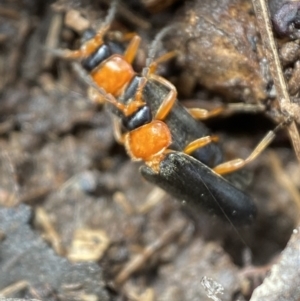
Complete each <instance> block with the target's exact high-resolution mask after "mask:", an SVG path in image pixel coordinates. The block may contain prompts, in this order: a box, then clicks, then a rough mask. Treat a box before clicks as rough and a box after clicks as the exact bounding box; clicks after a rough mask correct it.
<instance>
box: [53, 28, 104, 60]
mask: <svg viewBox="0 0 300 301" xmlns="http://www.w3.org/2000/svg"><path fill="white" fill-rule="evenodd" d="M108 29H109V26H104V27H101V28H100V29H99V30H98V31H97V33H96V34H95V36H94V37H93V38H92V39H90V40H88V41H86V42H85V43H84V44H83V45H82V46H81V47H80V49H77V50H70V49H50V50H49V51H50V52H51V53H53V54H54V55H56V56H58V57H61V58H64V59H68V60H75V59H83V58H85V57H88V56H89V55H91V54H92V53H93V52H94V51H95V50H96V49H97V48H99V47H100V46H101V45H102V44H103V36H104V35H105V34H106V32H107V30H108Z"/></svg>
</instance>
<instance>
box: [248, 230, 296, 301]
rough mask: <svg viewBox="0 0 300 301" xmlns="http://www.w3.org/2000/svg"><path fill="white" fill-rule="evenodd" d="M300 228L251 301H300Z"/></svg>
mask: <svg viewBox="0 0 300 301" xmlns="http://www.w3.org/2000/svg"><path fill="white" fill-rule="evenodd" d="M299 250H300V226H298V227H297V228H296V229H295V230H294V231H293V235H292V237H291V239H290V241H289V243H288V245H287V247H286V248H285V250H284V251H283V252H282V254H281V259H280V261H279V262H278V264H275V265H274V266H273V267H272V269H271V272H270V275H269V276H268V277H267V278H266V279H265V280H264V282H263V284H262V285H260V286H259V287H258V288H257V289H256V290H255V291H254V293H253V295H252V298H251V299H250V301H262V300H263V301H281V300H282V301H283V300H284V301H295V300H300V256H299Z"/></svg>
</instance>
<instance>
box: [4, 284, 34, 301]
mask: <svg viewBox="0 0 300 301" xmlns="http://www.w3.org/2000/svg"><path fill="white" fill-rule="evenodd" d="M27 287H28V282H27V281H25V280H24V281H23V280H22V281H19V282H16V283H13V284H11V285H10V286H7V287H6V288H4V289H3V290H1V291H0V299H1V298H6V297H9V296H11V295H13V294H15V293H17V292H19V291H21V290H24V289H25V288H27Z"/></svg>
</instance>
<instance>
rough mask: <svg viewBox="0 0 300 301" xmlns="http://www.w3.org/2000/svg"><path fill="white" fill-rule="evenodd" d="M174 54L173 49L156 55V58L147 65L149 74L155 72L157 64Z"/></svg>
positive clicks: (175, 52) (175, 53)
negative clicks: (158, 55)
mask: <svg viewBox="0 0 300 301" xmlns="http://www.w3.org/2000/svg"><path fill="white" fill-rule="evenodd" d="M176 55H177V51H175V50H174V51H169V52H167V53H165V54H163V55H162V56H160V57H158V58H157V59H155V60H154V61H153V62H151V63H150V65H149V67H148V68H149V69H148V72H149V74H153V73H155V72H156V69H157V67H158V65H159V64H161V63H164V62H166V61H168V60H170V59H172V58H173V57H175V56H176Z"/></svg>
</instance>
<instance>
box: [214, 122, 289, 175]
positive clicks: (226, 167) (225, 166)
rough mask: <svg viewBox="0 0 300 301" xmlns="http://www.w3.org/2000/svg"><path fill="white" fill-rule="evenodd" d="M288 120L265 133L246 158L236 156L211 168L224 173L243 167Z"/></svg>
mask: <svg viewBox="0 0 300 301" xmlns="http://www.w3.org/2000/svg"><path fill="white" fill-rule="evenodd" d="M289 122H290V121H289V120H287V121H284V122H282V123H280V124H279V125H278V126H277V127H276V128H275V129H274V130H273V131H269V132H268V133H267V135H266V136H265V137H264V138H263V139H262V140H261V141H260V143H259V144H258V145H257V146H256V147H255V149H254V150H253V151H252V153H251V154H250V155H249V156H248V157H247V158H246V159H241V158H237V159H234V160H231V161H228V162H225V163H222V164H219V165H217V166H216V167H214V168H213V170H214V172H216V173H218V174H220V175H224V174H227V173H231V172H234V171H236V170H239V169H241V168H243V167H244V166H245V165H247V164H248V163H250V162H252V161H253V160H254V159H255V158H256V157H257V156H258V155H260V154H261V153H262V152H263V151H264V150H265V149H266V148H267V146H268V145H269V144H270V143H271V142H272V141H273V139H274V138H275V136H276V132H277V131H278V130H280V129H281V128H282V127H284V126H286V124H288V123H289Z"/></svg>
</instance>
